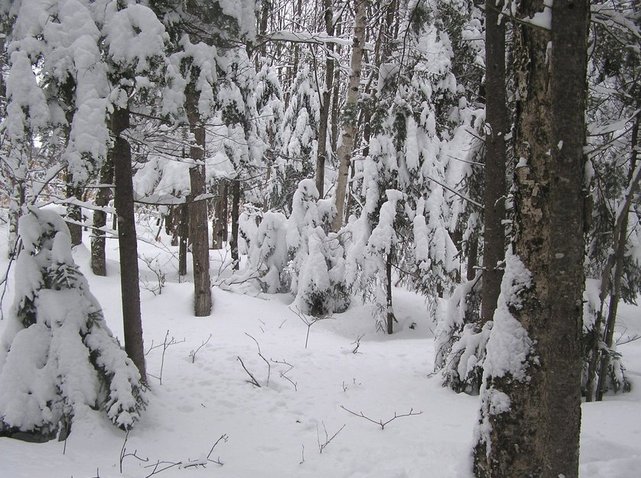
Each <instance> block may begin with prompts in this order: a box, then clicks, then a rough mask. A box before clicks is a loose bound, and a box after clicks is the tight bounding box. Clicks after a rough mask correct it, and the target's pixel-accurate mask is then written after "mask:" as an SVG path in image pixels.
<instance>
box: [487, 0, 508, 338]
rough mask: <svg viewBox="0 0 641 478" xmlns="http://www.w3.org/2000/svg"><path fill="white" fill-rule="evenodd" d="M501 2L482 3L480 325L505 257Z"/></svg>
mask: <svg viewBox="0 0 641 478" xmlns="http://www.w3.org/2000/svg"><path fill="white" fill-rule="evenodd" d="M500 8H501V6H499V5H497V4H496V2H495V1H494V0H488V1H487V2H486V3H485V17H486V21H485V28H486V30H485V55H486V61H485V64H486V70H485V83H486V88H485V91H486V92H489V94H487V95H486V96H487V97H486V100H485V119H486V123H487V124H488V126H489V129H490V132H489V134H486V136H485V174H484V177H485V190H484V193H483V217H484V221H483V225H484V232H483V282H482V289H481V325H482V324H484V323H486V322H488V321H490V320H492V317H493V316H494V310H495V309H496V301H497V299H498V297H499V292H500V291H501V279H502V278H503V270H502V269H501V267H500V266H499V264H500V263H502V262H503V260H504V259H505V228H504V226H503V219H504V218H505V195H506V192H507V191H506V181H505V164H506V156H505V135H506V134H507V133H508V132H509V128H510V124H509V119H508V109H507V103H506V96H505V23H504V22H503V21H500V20H499V10H500Z"/></svg>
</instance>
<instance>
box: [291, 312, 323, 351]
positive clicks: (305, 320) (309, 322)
mask: <svg viewBox="0 0 641 478" xmlns="http://www.w3.org/2000/svg"><path fill="white" fill-rule="evenodd" d="M289 310H291V311H292V312H293V313H294V314H296V315H297V316H298V318H299V319H300V320H302V321H303V323H304V324H305V325H306V326H307V335H305V348H307V344H308V343H309V332H310V330H311V328H312V325H314V324H315V323H316V322H320V321H321V320H328V319H333V318H334V317H332V316H331V315H322V316H320V317H314V316H311V315H310V316H307V315H305V314H303V313H302V312H301V310H300V309H299V308H298V307H296V310H294V309H292V308H291V307H290V308H289Z"/></svg>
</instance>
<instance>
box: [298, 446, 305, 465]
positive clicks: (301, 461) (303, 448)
mask: <svg viewBox="0 0 641 478" xmlns="http://www.w3.org/2000/svg"><path fill="white" fill-rule="evenodd" d="M303 463H305V445H301V451H300V462H298V464H299V465H302V464H303Z"/></svg>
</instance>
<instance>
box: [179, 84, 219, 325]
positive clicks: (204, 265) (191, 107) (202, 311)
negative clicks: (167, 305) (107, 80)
mask: <svg viewBox="0 0 641 478" xmlns="http://www.w3.org/2000/svg"><path fill="white" fill-rule="evenodd" d="M185 97H186V100H185V110H186V112H187V119H188V121H189V129H190V131H191V133H192V134H193V136H194V140H195V144H194V145H192V146H191V148H190V157H191V159H192V160H194V161H195V162H196V165H194V166H192V167H191V168H190V169H189V180H190V185H191V194H190V195H189V201H188V205H187V208H188V211H189V240H190V241H191V255H192V263H193V269H194V315H196V316H197V317H204V316H207V315H209V314H211V309H212V296H211V281H210V277H209V237H208V227H207V222H208V219H207V201H205V200H202V199H200V200H199V198H198V197H199V196H201V195H203V194H205V192H206V189H205V186H206V185H205V166H204V164H202V162H203V159H204V157H205V126H204V125H203V123H202V121H201V119H200V114H199V112H198V94H197V92H196V87H195V85H194V84H193V83H190V84H189V85H188V86H187V88H186V91H185Z"/></svg>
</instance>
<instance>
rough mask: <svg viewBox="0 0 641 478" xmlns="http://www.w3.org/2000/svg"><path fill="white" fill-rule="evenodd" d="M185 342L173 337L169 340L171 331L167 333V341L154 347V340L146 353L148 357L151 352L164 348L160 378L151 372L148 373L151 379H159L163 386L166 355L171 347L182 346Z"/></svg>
mask: <svg viewBox="0 0 641 478" xmlns="http://www.w3.org/2000/svg"><path fill="white" fill-rule="evenodd" d="M183 342H185V339H182V340H176V338H175V337H173V336H172V337H171V339H170V338H169V330H167V333H165V339H164V340H163V341H162V343H161V344H158V345H154V341H153V340H152V341H151V347H149V349H147V351H146V352H145V355H148V354H149V352H151V351H152V350H155V349H158V348H160V347H162V356H161V358H160V373H159V374H158V376H155V375H152V374H150V373H149V372H147V375H149V376H150V377H154V378H157V379H158V381H159V382H160V385H162V371H163V369H164V368H165V353H166V352H167V349H168V348H169V347H171V346H172V345H176V344H182V343H183Z"/></svg>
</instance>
